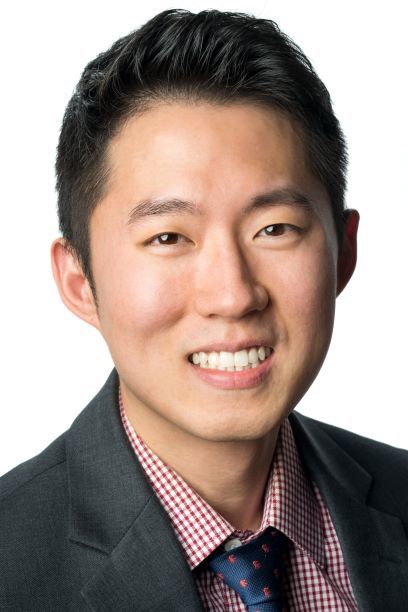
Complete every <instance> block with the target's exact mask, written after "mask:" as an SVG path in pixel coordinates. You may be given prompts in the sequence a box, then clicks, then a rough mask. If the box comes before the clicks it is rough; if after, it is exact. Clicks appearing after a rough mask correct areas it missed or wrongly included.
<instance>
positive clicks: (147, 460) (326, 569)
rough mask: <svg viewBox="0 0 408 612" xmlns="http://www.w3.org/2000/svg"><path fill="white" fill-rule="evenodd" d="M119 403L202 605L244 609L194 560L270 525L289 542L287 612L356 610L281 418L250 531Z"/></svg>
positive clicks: (337, 551)
mask: <svg viewBox="0 0 408 612" xmlns="http://www.w3.org/2000/svg"><path fill="white" fill-rule="evenodd" d="M119 406H120V414H121V418H122V423H123V426H124V428H125V430H126V433H127V435H128V437H129V440H130V442H131V444H132V447H133V449H134V451H135V453H136V455H137V458H138V459H139V461H140V463H141V465H142V467H143V469H144V471H145V473H146V476H147V478H148V480H149V482H150V484H151V486H152V488H153V490H154V492H155V493H156V495H157V497H158V499H159V501H160V502H161V504H162V506H163V507H164V509H165V511H166V512H167V514H168V516H169V519H170V521H171V524H172V526H173V529H174V531H175V533H176V536H177V538H178V540H179V542H180V544H181V546H182V548H183V550H184V554H185V557H186V560H187V563H188V565H189V567H190V568H191V570H192V571H193V573H194V577H195V580H196V584H197V589H198V592H199V594H200V596H201V599H202V602H203V606H204V609H205V610H208V611H210V612H223V611H225V610H228V611H233V612H244V611H245V610H246V607H245V605H244V604H243V603H242V601H241V599H240V597H239V595H238V594H237V593H235V591H233V590H232V589H231V588H230V587H228V586H227V585H226V584H225V583H224V582H223V581H222V580H220V579H219V578H218V577H217V576H216V575H215V574H213V573H212V572H211V571H210V570H209V569H206V567H205V564H204V566H203V565H201V566H200V564H201V563H202V562H203V561H204V560H205V559H206V558H207V557H208V556H209V555H210V554H211V553H212V552H213V551H214V550H215V549H216V548H217V547H218V546H219V545H220V544H222V543H223V542H225V540H227V539H228V538H230V537H237V538H239V539H240V540H241V542H243V543H246V542H248V541H250V540H251V539H253V538H255V537H257V536H258V535H259V534H260V533H261V532H262V531H264V529H266V528H267V527H268V526H273V527H276V528H277V529H279V530H280V531H282V532H283V533H284V534H285V535H286V536H287V537H288V538H289V540H290V541H291V548H290V553H289V559H288V566H287V568H286V576H285V584H284V588H285V593H286V599H287V603H288V606H289V609H290V610H291V612H305V610H310V611H312V610H313V611H320V610H321V611H324V612H357V611H358V608H357V604H356V601H355V598H354V595H353V591H352V588H351V584H350V581H349V577H348V573H347V568H346V565H345V562H344V559H343V555H342V552H341V548H340V544H339V541H338V539H337V535H336V532H335V530H334V527H333V523H332V521H331V518H330V515H329V511H328V509H327V507H326V505H325V504H324V502H323V499H322V497H321V495H320V493H319V490H318V488H317V486H316V485H315V483H311V484H310V483H309V481H308V480H307V478H306V476H305V473H304V471H303V469H302V466H301V463H300V460H299V455H298V452H297V448H296V443H295V440H294V437H293V433H292V428H291V426H290V423H289V421H288V420H287V419H286V420H285V421H284V423H283V424H282V427H281V429H280V433H279V437H278V441H277V445H276V450H275V455H274V460H273V464H272V469H271V474H270V476H269V481H268V484H267V488H266V495H265V503H264V511H263V519H262V523H261V526H260V527H259V530H258V531H256V532H253V531H238V530H236V529H234V527H233V526H231V525H230V524H229V523H228V521H226V520H225V519H224V518H223V517H222V516H221V515H220V514H218V512H216V511H215V510H214V509H213V508H212V507H211V506H210V505H209V504H207V502H206V501H205V500H204V499H202V498H201V497H200V496H199V495H198V494H197V493H196V492H195V491H194V490H193V489H191V488H190V487H189V486H188V485H187V483H186V482H185V481H184V480H183V479H182V478H181V477H180V476H179V475H178V474H176V473H175V472H174V471H173V470H172V469H171V468H170V467H169V466H167V465H166V464H165V463H163V461H161V459H160V458H159V457H157V456H156V455H155V454H154V453H153V452H152V451H151V449H150V448H149V447H148V446H147V445H146V444H145V443H144V442H143V440H142V439H141V438H140V437H139V436H138V435H137V434H136V432H135V431H134V429H133V427H132V425H131V423H130V421H129V420H128V418H127V416H126V413H125V409H124V406H123V403H122V399H121V396H120V394H119Z"/></svg>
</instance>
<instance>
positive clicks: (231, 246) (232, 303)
mask: <svg viewBox="0 0 408 612" xmlns="http://www.w3.org/2000/svg"><path fill="white" fill-rule="evenodd" d="M221 242H222V244H221ZM194 281H195V282H194V283H193V285H194V301H195V309H196V311H197V312H198V313H199V314H200V315H201V316H205V317H210V316H213V317H215V316H218V317H223V318H229V319H239V318H242V317H245V316H246V315H248V314H250V313H254V312H256V311H262V310H263V309H264V308H265V307H266V306H267V304H268V302H269V294H268V291H267V289H266V288H265V287H264V286H263V285H262V284H261V283H259V282H258V281H257V279H256V277H255V271H254V270H253V269H251V265H250V262H249V261H248V255H245V252H244V250H243V249H240V247H239V245H238V244H237V243H236V242H235V241H233V240H231V241H229V242H228V243H226V242H225V240H223V241H219V242H217V243H214V242H213V243H212V244H211V245H210V246H209V247H208V248H203V249H202V251H201V253H200V254H199V255H198V261H197V267H196V274H195V279H194Z"/></svg>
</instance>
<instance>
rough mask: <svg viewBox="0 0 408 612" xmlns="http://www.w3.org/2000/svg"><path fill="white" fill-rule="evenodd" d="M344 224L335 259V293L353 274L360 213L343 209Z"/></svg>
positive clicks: (340, 290)
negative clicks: (340, 242) (336, 258)
mask: <svg viewBox="0 0 408 612" xmlns="http://www.w3.org/2000/svg"><path fill="white" fill-rule="evenodd" d="M344 216H345V225H344V231H343V242H342V245H341V246H340V249H339V255H338V260H337V295H339V294H340V293H341V292H342V291H343V289H344V287H345V286H346V285H347V283H348V282H349V280H350V278H351V277H352V275H353V272H354V269H355V267H356V263H357V230H358V224H359V221H360V215H359V214H358V212H357V211H356V210H352V209H349V210H346V211H344Z"/></svg>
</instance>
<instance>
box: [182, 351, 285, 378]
mask: <svg viewBox="0 0 408 612" xmlns="http://www.w3.org/2000/svg"><path fill="white" fill-rule="evenodd" d="M272 352H273V349H272V348H271V347H269V346H251V347H248V348H243V349H241V350H239V351H234V352H231V351H223V350H221V351H211V352H206V351H199V352H195V353H191V354H190V355H189V356H188V360H189V362H190V363H191V364H193V365H194V366H196V367H197V368H199V369H204V370H217V371H219V372H242V371H244V370H254V369H256V368H259V367H260V366H261V364H262V363H263V362H264V361H265V360H266V359H268V357H269V356H270V355H271V353H272Z"/></svg>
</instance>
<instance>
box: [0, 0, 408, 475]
mask: <svg viewBox="0 0 408 612" xmlns="http://www.w3.org/2000/svg"><path fill="white" fill-rule="evenodd" d="M404 5H405V2H403V1H401V2H397V1H392V0H391V1H388V2H387V3H381V4H380V3H378V4H376V3H375V2H374V3H373V2H369V1H368V0H366V1H361V0H360V2H344V1H343V2H327V1H326V0H319V1H317V0H309V1H308V2H304V1H300V2H296V1H294V0H275V1H271V0H262V1H256V0H252V2H249V1H238V0H236V1H235V2H225V1H222V0H218V1H215V2H214V3H213V4H212V5H208V4H205V3H200V2H183V1H182V0H179V1H178V2H177V4H176V5H169V4H167V3H166V2H160V1H157V0H156V1H154V0H153V1H152V2H149V3H145V4H143V5H142V6H140V4H138V3H137V2H136V1H132V2H127V1H125V0H116V1H115V2H112V1H111V0H109V1H106V0H83V1H81V2H78V1H76V0H75V1H73V0H70V1H69V2H68V1H67V0H60V1H58V2H51V1H50V2H48V1H41V0H37V1H36V2H31V1H25V2H22V1H20V2H18V1H17V0H16V1H15V2H13V3H11V2H9V3H4V4H3V5H2V6H3V8H2V9H1V14H0V23H1V26H0V27H1V31H0V44H1V65H2V68H1V73H0V74H1V77H0V78H1V96H0V103H1V147H0V155H1V160H0V161H1V171H2V179H1V199H2V202H1V240H0V249H1V254H0V279H1V300H0V324H1V353H0V354H1V361H2V363H1V370H0V372H1V403H0V474H1V473H3V472H5V471H6V470H8V469H10V468H11V467H13V466H14V465H15V464H17V463H19V462H21V461H23V460H25V459H27V458H29V457H31V456H32V455H34V454H36V453H37V452H39V451H40V450H42V449H43V448H44V447H45V446H46V445H47V444H48V443H49V442H51V441H52V440H53V439H54V438H55V437H57V435H59V434H60V433H62V432H63V431H64V430H65V429H66V428H68V427H69V425H70V424H71V422H72V421H73V419H74V418H75V416H76V415H77V414H78V413H79V412H80V410H81V409H82V408H83V407H84V406H85V404H86V403H87V402H88V401H89V400H90V399H91V398H92V397H93V395H94V394H95V393H96V392H97V390H98V389H99V388H100V386H101V385H102V384H103V382H104V380H105V378H106V377H107V375H108V373H109V371H110V369H111V367H112V363H111V359H110V356H109V353H108V350H107V348H106V347H105V345H104V342H103V341H102V339H101V338H100V337H99V335H98V332H97V331H96V330H94V329H93V328H91V327H89V326H87V325H86V324H85V323H83V322H82V321H80V320H79V319H76V318H75V317H74V316H73V315H72V314H71V313H70V312H68V310H66V309H65V307H64V306H63V305H62V303H61V302H60V299H59V296H58V293H57V290H56V288H55V286H54V282H53V279H52V274H51V267H50V259H49V246H50V244H51V241H52V239H53V238H54V237H55V236H56V235H57V234H58V229H57V218H56V194H55V192H54V168H53V166H54V157H55V147H56V144H57V138H58V131H59V126H60V123H61V119H62V114H63V111H64V108H65V106H66V104H67V102H68V99H69V97H70V95H71V93H72V90H73V89H74V86H75V84H76V82H77V81H78V79H79V77H80V73H81V71H82V69H83V67H84V65H85V63H86V62H87V61H88V60H90V59H91V58H93V57H94V56H95V55H96V54H97V53H99V52H100V51H102V50H104V49H105V48H107V47H108V46H110V44H111V43H112V42H113V41H114V40H115V39H116V38H118V37H119V36H121V35H124V34H127V33H128V32H129V31H130V30H132V29H135V28H137V27H138V26H139V25H141V24H142V23H143V22H145V21H146V20H147V19H149V18H150V17H152V16H153V15H154V14H155V13H156V12H159V11H161V10H164V9H167V8H172V7H174V6H177V7H179V8H188V9H191V10H193V11H197V10H201V9H205V8H218V9H221V10H238V11H245V12H252V13H253V14H255V15H256V16H258V17H266V18H272V19H274V20H275V21H277V22H278V24H279V25H280V27H281V29H283V30H284V31H285V32H286V33H287V34H289V35H290V36H291V37H292V38H293V39H294V40H295V41H296V42H297V43H298V44H299V45H300V46H301V47H302V48H303V50H304V51H305V53H306V54H307V55H308V56H309V58H310V59H311V60H312V63H313V64H314V66H315V68H316V70H317V72H318V74H319V75H320V77H321V78H322V79H323V81H324V82H325V83H326V85H327V87H328V89H329V91H330V92H331V95H332V98H333V102H334V107H335V111H336V113H337V115H338V117H339V119H340V121H341V123H342V125H343V128H344V130H345V133H346V135H347V138H348V142H349V150H350V173H349V190H348V197H347V201H348V206H349V207H354V208H358V209H359V211H360V213H361V228H360V254H359V263H358V268H357V271H356V273H355V276H354V278H353V279H352V281H351V283H350V285H349V286H348V288H347V289H346V290H345V292H344V294H342V295H341V296H340V298H339V300H338V310H337V318H336V326H335V332H334V338H333V343H332V347H331V350H330V353H329V356H328V358H327V360H326V363H325V365H324V366H323V369H322V371H321V373H320V375H319V377H318V379H317V381H316V382H315V383H314V385H313V387H312V388H311V390H310V391H309V393H308V394H307V396H306V397H305V398H304V400H303V401H302V402H301V405H300V406H299V409H300V411H303V412H304V413H305V414H308V415H309V416H313V417H315V418H318V419H321V420H325V421H327V422H330V423H333V424H336V425H339V426H341V427H345V428H347V429H351V430H353V431H355V432H358V433H361V434H363V435H366V436H369V437H372V438H376V439H378V440H382V441H384V442H388V443H391V444H394V445H396V446H401V447H403V448H408V432H407V425H408V416H407V408H408V400H407V397H406V381H407V377H408V376H407V372H406V370H407V358H406V352H407V345H408V324H407V313H408V293H407V283H408V275H407V263H408V259H407V227H408V212H407V210H408V202H407V186H406V182H407V161H408V144H407V143H408V134H407V116H406V113H407V86H406V75H407V69H406V65H407V49H406V42H405V41H406V32H405V24H406V19H405V18H404V14H403V13H404ZM4 7H6V8H4ZM158 371H159V370H158Z"/></svg>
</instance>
